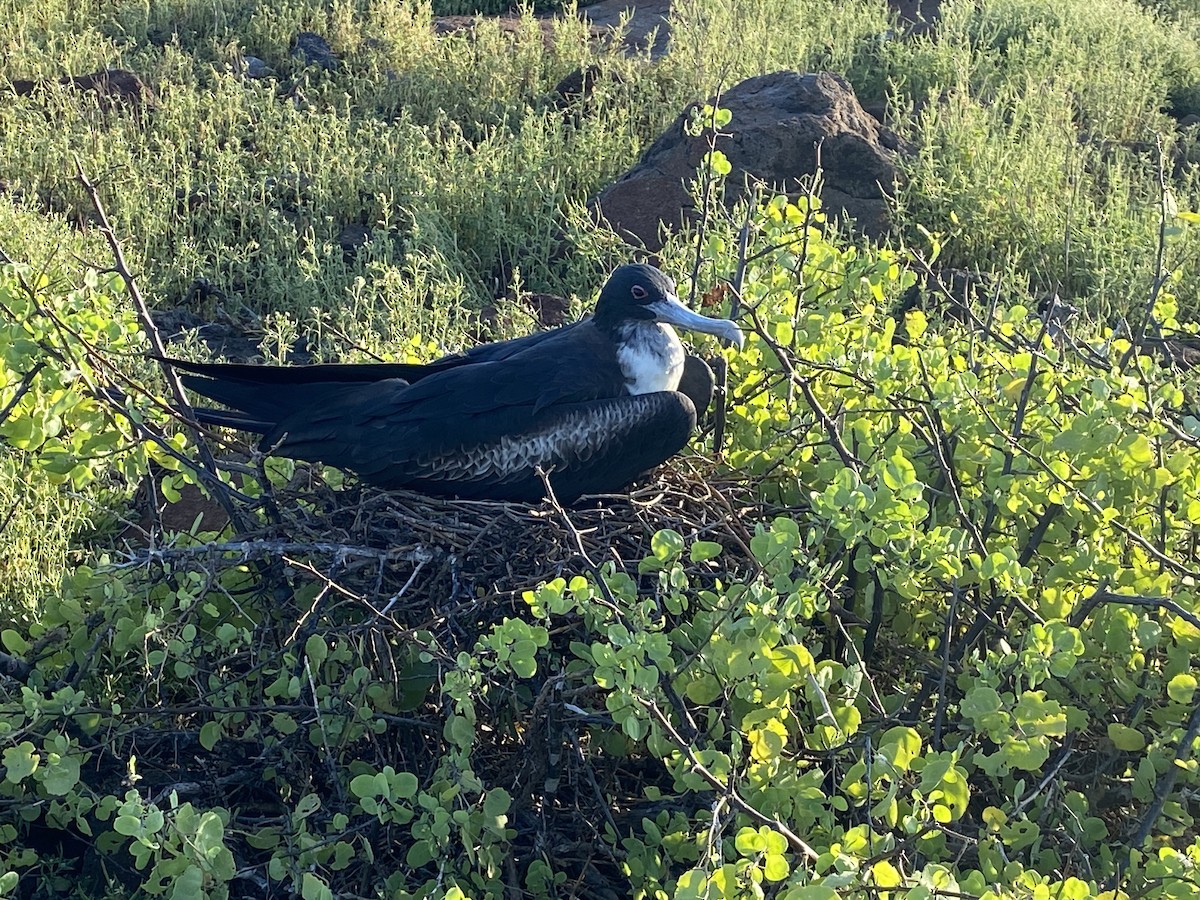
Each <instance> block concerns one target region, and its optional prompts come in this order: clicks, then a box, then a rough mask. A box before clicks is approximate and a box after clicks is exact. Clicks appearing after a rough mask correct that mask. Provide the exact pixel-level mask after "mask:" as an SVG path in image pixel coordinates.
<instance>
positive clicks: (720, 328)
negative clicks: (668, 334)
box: [646, 297, 744, 347]
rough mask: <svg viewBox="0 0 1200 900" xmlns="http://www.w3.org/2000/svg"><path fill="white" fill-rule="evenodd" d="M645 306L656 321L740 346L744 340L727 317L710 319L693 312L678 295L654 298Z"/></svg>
mask: <svg viewBox="0 0 1200 900" xmlns="http://www.w3.org/2000/svg"><path fill="white" fill-rule="evenodd" d="M646 307H647V309H650V310H652V311H653V312H654V318H655V320H656V321H658V322H665V323H666V324H667V325H675V326H678V327H679V328H684V329H687V330H688V331H699V332H702V333H704V334H712V335H716V336H717V337H719V338H723V339H724V340H726V341H729V343H731V344H737V345H738V347H741V346H742V342H743V340H744V338H743V337H742V330H741V329H740V328H738V327H737V326H736V325H734V324H733V322H731V321H730V320H729V319H710V318H709V317H708V316H702V315H700V314H699V313H694V312H692V311H691V310H690V309H688V308H687V307H686V306H684V305H683V304H682V303H680V302H679V298H678V297H666V298H665V299H662V300H656V301H655V302H654V303H648V304H646Z"/></svg>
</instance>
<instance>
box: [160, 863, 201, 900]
mask: <svg viewBox="0 0 1200 900" xmlns="http://www.w3.org/2000/svg"><path fill="white" fill-rule="evenodd" d="M167 896H168V897H170V898H171V900H204V898H205V897H206V894H205V893H204V873H203V872H202V871H200V867H199V866H197V865H194V864H193V865H189V866H188V867H187V868H186V869H184V870H183V873H182V874H181V875H179V877H177V878H176V879H175V883H174V884H172V885H171V891H170V893H168V894H167Z"/></svg>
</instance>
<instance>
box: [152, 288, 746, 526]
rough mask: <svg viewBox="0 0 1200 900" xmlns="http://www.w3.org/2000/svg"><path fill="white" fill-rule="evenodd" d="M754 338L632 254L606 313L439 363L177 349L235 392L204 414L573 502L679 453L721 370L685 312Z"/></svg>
mask: <svg viewBox="0 0 1200 900" xmlns="http://www.w3.org/2000/svg"><path fill="white" fill-rule="evenodd" d="M672 324H674V325H679V326H680V327H682V328H687V329H690V330H694V331H704V332H707V333H710V334H715V335H718V336H720V337H723V338H725V339H726V340H730V341H734V342H736V343H737V344H739V345H740V344H741V340H742V335H741V332H740V331H739V330H738V328H737V326H736V325H734V324H733V323H732V322H730V321H727V320H724V319H709V318H706V317H704V316H699V315H697V314H695V313H692V312H691V311H689V310H688V309H687V308H686V307H685V306H683V304H681V303H680V302H679V300H678V299H677V298H676V297H675V286H674V285H673V284H672V283H671V280H670V279H669V278H667V276H666V275H664V274H663V273H662V272H660V271H659V270H658V269H656V268H654V267H653V266H647V265H624V266H621V267H619V268H618V269H617V270H616V271H615V272H613V274H612V276H611V277H610V278H609V280H608V282H607V283H606V284H605V285H604V287H603V289H602V290H601V292H600V298H599V301H598V302H597V304H596V311H595V313H594V314H593V315H592V316H590V317H588V318H586V319H583V320H582V321H580V322H576V323H574V324H571V325H565V326H563V327H561V328H557V329H554V330H552V331H546V332H541V333H537V334H531V335H528V336H526V337H522V338H516V339H514V340H510V341H500V342H498V343H493V344H482V345H480V346H478V347H475V348H473V349H472V350H469V351H467V352H466V353H461V354H454V355H451V356H446V357H443V358H441V359H439V360H436V361H434V362H432V363H428V364H425V365H408V364H403V363H368V364H350V365H319V366H302V367H270V366H249V365H229V364H206V363H191V362H182V361H177V360H171V361H170V362H171V363H172V364H173V365H175V366H177V367H178V368H180V369H183V370H184V371H186V372H189V373H192V374H188V375H184V376H183V381H184V383H185V384H186V385H187V386H188V387H189V388H191V389H192V390H194V391H196V392H198V393H200V394H203V395H204V396H206V397H208V398H210V399H212V400H216V401H217V402H219V403H221V404H224V405H225V406H228V407H231V411H224V410H214V409H197V410H196V415H197V417H198V418H199V419H200V421H202V422H205V423H207V424H213V425H225V426H228V427H230V428H238V429H242V430H245V431H253V432H257V433H259V434H262V435H263V438H262V441H261V443H260V447H261V449H262V450H264V451H266V452H272V453H277V454H279V455H281V456H287V457H291V458H293V459H303V460H310V461H315V462H324V463H328V464H330V465H334V466H337V467H338V468H344V469H350V470H352V471H354V472H357V473H358V474H359V475H360V476H361V477H362V478H363V479H365V480H366V481H369V482H371V483H372V484H376V485H378V486H380V487H383V488H409V489H413V490H417V491H422V492H425V493H429V494H437V495H443V496H457V497H463V498H475V499H491V500H517V501H536V500H539V499H541V498H542V496H543V495H544V493H545V488H544V485H543V483H542V480H541V478H540V477H539V476H538V474H537V472H536V468H537V467H539V466H540V467H541V468H542V469H544V470H545V471H546V472H548V473H549V475H550V481H551V484H552V485H553V487H554V491H555V494H556V495H557V496H558V498H559V499H560V500H562V501H563V502H564V503H570V502H573V501H574V500H575V499H577V498H578V497H579V496H580V495H581V494H596V493H610V492H612V491H617V490H620V489H621V488H623V487H625V486H626V485H627V484H629V482H630V481H632V480H633V479H634V478H636V477H637V476H638V475H640V474H641V473H642V472H645V471H646V470H648V469H651V468H653V467H654V466H656V465H658V464H659V463H661V462H663V461H664V460H666V459H667V458H668V457H670V456H671V455H673V454H674V453H677V452H678V451H679V450H680V449H681V448H682V447H683V446H684V444H685V443H686V442H687V439H688V437H689V435H690V434H691V432H692V430H693V429H694V428H695V425H696V417H697V413H698V412H703V410H704V409H705V408H707V406H708V403H709V401H710V399H711V396H712V390H713V377H712V372H711V371H710V370H709V369H708V366H707V365H705V363H704V362H703V361H702V360H700V359H699V358H697V357H692V356H687V355H686V354H685V353H684V351H683V347H682V345H681V344H680V343H679V340H678V338H677V337H676V335H675V332H674V330H673V329H672V328H671V325H672Z"/></svg>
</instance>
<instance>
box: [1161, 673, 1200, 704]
mask: <svg viewBox="0 0 1200 900" xmlns="http://www.w3.org/2000/svg"><path fill="white" fill-rule="evenodd" d="M1195 693H1196V676H1195V675H1192V674H1191V673H1189V672H1181V673H1179V674H1178V675H1176V676H1175V677H1174V678H1172V679H1171V680H1170V681H1169V682H1167V696H1168V697H1170V698H1171V699H1172V700H1174V701H1175V702H1176V703H1191V702H1192V696H1193V695H1194V694H1195Z"/></svg>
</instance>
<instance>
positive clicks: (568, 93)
mask: <svg viewBox="0 0 1200 900" xmlns="http://www.w3.org/2000/svg"><path fill="white" fill-rule="evenodd" d="M605 81H607V82H608V83H610V84H621V83H622V82H623V81H624V79H623V78H622V77H621V74H620V73H619V72H615V71H613V70H611V69H609V70H607V71H606V70H605V69H603V68H601V67H600V66H597V65H590V66H588V67H587V68H586V69H575V70H574V71H572V72H569V73H568V74H567V75H565V76H563V78H562V80H561V81H559V82H558V84H556V85H555V86H554V88H553V89H552V90H551V91H550V98H549V100H550V104H551V105H552V106H553V107H554V108H555V109H560V110H567V109H571V108H572V107H574V108H576V109H585V110H586V109H587V108H588V107H590V106H591V102H592V96H593V95H594V94H595V93H596V86H597V85H598V84H601V83H602V82H605Z"/></svg>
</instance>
